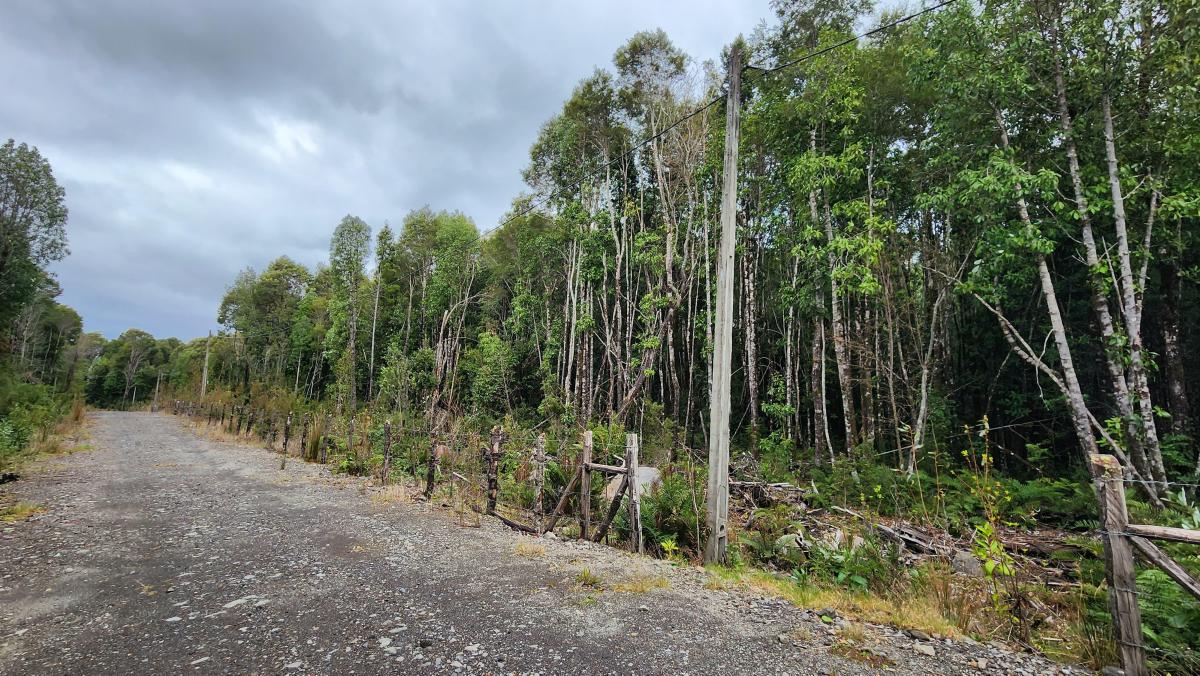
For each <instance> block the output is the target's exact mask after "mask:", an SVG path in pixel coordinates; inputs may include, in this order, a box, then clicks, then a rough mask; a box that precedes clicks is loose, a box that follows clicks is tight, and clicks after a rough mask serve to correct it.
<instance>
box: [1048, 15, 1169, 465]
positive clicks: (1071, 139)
mask: <svg viewBox="0 0 1200 676" xmlns="http://www.w3.org/2000/svg"><path fill="white" fill-rule="evenodd" d="M1052 31H1053V32H1052V37H1051V40H1052V41H1053V43H1054V49H1055V59H1054V86H1055V90H1056V93H1057V102H1058V120H1059V126H1060V127H1061V128H1062V132H1063V145H1064V146H1065V147H1066V151H1067V168H1068V170H1069V172H1070V175H1071V187H1072V189H1073V191H1074V194H1075V212H1076V214H1077V216H1078V217H1079V224H1080V235H1081V239H1082V240H1083V249H1084V262H1085V263H1087V267H1088V271H1089V274H1088V278H1089V280H1090V282H1091V284H1090V290H1091V299H1092V311H1093V312H1094V313H1095V315H1096V323H1097V324H1099V325H1100V336H1101V340H1102V347H1103V352H1104V361H1105V366H1107V368H1108V378H1109V384H1110V385H1111V386H1112V393H1113V400H1114V401H1115V402H1116V405H1117V412H1118V413H1119V414H1120V416H1121V424H1122V428H1123V429H1124V431H1125V446H1126V449H1127V450H1128V451H1129V456H1130V459H1131V460H1132V461H1133V463H1134V465H1135V466H1136V467H1137V468H1138V471H1140V472H1141V473H1142V474H1143V475H1146V476H1150V475H1151V473H1150V472H1149V471H1148V469H1149V468H1148V466H1147V464H1146V455H1145V453H1144V451H1143V450H1142V433H1141V430H1140V429H1139V425H1138V418H1137V415H1136V414H1135V413H1134V409H1133V400H1132V398H1131V397H1130V394H1129V387H1128V384H1127V382H1126V380H1125V378H1126V374H1125V365H1124V362H1123V359H1122V356H1121V354H1120V353H1119V348H1118V338H1117V336H1116V330H1115V327H1114V325H1113V318H1112V314H1111V313H1110V312H1109V307H1108V299H1107V297H1106V296H1105V294H1106V287H1107V286H1108V284H1107V281H1106V280H1105V279H1104V276H1103V272H1101V270H1102V267H1101V265H1100V255H1099V250H1098V249H1097V247H1096V239H1095V236H1094V234H1093V232H1092V218H1091V212H1090V211H1089V210H1088V200H1087V195H1086V194H1085V192H1084V188H1083V173H1082V171H1080V168H1079V153H1078V151H1077V149H1076V145H1075V136H1074V125H1073V123H1072V120H1071V111H1070V107H1069V105H1068V103H1067V87H1066V81H1065V79H1064V77H1063V72H1062V61H1061V57H1060V56H1059V54H1060V51H1059V50H1060V47H1059V44H1058V24H1057V19H1055V20H1054V23H1053V24H1052Z"/></svg>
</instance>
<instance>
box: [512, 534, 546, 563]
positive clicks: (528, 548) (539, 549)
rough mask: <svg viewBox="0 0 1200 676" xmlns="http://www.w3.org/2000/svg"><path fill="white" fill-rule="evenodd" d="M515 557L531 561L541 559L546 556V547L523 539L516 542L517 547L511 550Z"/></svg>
mask: <svg viewBox="0 0 1200 676" xmlns="http://www.w3.org/2000/svg"><path fill="white" fill-rule="evenodd" d="M513 552H514V553H516V555H517V556H524V557H528V558H531V559H537V558H541V557H543V556H545V555H546V545H543V544H541V543H537V542H530V541H529V540H527V539H525V538H521V540H520V541H518V542H517V546H516V547H515V548H514V549H513Z"/></svg>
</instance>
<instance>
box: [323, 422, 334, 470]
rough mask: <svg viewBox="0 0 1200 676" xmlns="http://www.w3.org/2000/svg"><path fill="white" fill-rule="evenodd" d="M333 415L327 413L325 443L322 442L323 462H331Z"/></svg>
mask: <svg viewBox="0 0 1200 676" xmlns="http://www.w3.org/2000/svg"><path fill="white" fill-rule="evenodd" d="M332 431H333V415H332V414H329V413H326V414H325V431H324V434H323V436H324V437H325V438H324V439H323V443H322V444H321V464H322V465H324V464H325V463H327V462H329V445H330V444H332V443H333V434H332Z"/></svg>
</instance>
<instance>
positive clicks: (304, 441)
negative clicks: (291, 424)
mask: <svg viewBox="0 0 1200 676" xmlns="http://www.w3.org/2000/svg"><path fill="white" fill-rule="evenodd" d="M308 416H309V414H308V413H305V414H304V415H303V416H301V417H300V458H301V459H302V460H308V459H309V457H308V424H309V417H308Z"/></svg>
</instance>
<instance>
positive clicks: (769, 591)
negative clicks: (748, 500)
mask: <svg viewBox="0 0 1200 676" xmlns="http://www.w3.org/2000/svg"><path fill="white" fill-rule="evenodd" d="M707 570H708V573H709V580H708V581H707V582H706V583H705V587H706V588H708V589H745V590H751V591H756V592H758V593H761V594H764V595H766V596H774V597H777V598H782V599H785V600H787V601H789V602H790V603H792V605H795V606H798V607H800V608H809V609H814V610H821V609H825V608H832V609H834V610H836V611H837V612H838V614H840V615H842V616H844V617H846V618H849V619H854V620H859V621H862V622H870V623H872V624H887V625H891V626H895V627H899V628H901V629H920V630H921V631H924V632H926V633H928V634H931V635H937V636H946V637H956V636H959V635H961V633H962V632H960V631H959V629H958V627H957V626H955V624H954V623H953V622H951V621H950V620H949V619H947V618H946V617H945V616H944V615H943V614H942V612H941V608H940V606H939V604H938V600H937V599H936V598H935V597H934V596H933V595H932V594H930V593H928V592H927V591H925V590H924V589H921V590H917V591H915V592H914V593H913V594H911V595H908V596H905V597H902V598H887V597H882V596H878V595H870V594H866V593H862V592H856V591H852V590H850V589H846V588H843V587H822V586H816V585H800V584H797V583H796V581H795V580H793V579H791V578H788V577H783V576H782V575H778V574H775V573H769V572H766V571H762V570H739V569H731V568H722V567H717V566H710V567H708V568H707Z"/></svg>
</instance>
